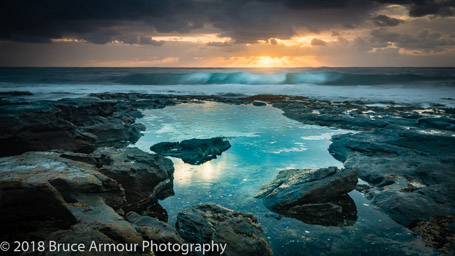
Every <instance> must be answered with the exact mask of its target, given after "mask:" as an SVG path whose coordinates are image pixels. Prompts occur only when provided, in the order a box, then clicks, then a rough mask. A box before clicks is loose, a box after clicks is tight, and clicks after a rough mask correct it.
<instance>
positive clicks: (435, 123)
mask: <svg viewBox="0 0 455 256" xmlns="http://www.w3.org/2000/svg"><path fill="white" fill-rule="evenodd" d="M418 122H419V126H420V127H422V128H434V129H441V130H450V131H455V120H454V119H451V118H448V117H438V118H435V117H422V118H420V119H419V120H418Z"/></svg>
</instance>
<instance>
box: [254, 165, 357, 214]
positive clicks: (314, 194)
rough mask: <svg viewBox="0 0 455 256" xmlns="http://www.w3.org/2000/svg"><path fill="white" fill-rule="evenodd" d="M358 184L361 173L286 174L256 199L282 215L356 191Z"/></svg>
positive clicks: (325, 170)
mask: <svg viewBox="0 0 455 256" xmlns="http://www.w3.org/2000/svg"><path fill="white" fill-rule="evenodd" d="M357 180H358V179H357V173H356V172H354V171H353V170H351V169H344V170H340V169H338V168H336V167H329V168H321V169H313V170H311V169H300V170H299V169H297V170H294V169H291V170H284V171H281V172H280V173H278V175H277V177H276V179H275V180H274V181H272V182H270V183H267V184H265V185H263V186H262V187H261V190H260V191H259V193H258V194H257V195H256V198H262V200H263V202H264V205H265V206H266V207H267V208H269V209H272V210H275V211H281V210H283V209H289V208H290V207H292V206H295V205H302V204H311V203H321V202H327V201H329V200H330V199H333V198H337V197H340V196H342V195H345V194H347V193H348V192H349V191H351V190H353V189H354V188H355V187H356V185H357Z"/></svg>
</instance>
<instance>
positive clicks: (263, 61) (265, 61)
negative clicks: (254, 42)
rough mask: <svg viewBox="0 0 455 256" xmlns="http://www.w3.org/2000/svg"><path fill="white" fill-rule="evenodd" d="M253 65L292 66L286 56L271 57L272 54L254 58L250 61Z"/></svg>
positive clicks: (266, 66) (268, 66) (270, 66)
mask: <svg viewBox="0 0 455 256" xmlns="http://www.w3.org/2000/svg"><path fill="white" fill-rule="evenodd" d="M250 66H252V67H264V68H274V67H289V66H292V65H291V63H290V62H289V60H288V59H287V58H286V57H282V58H278V57H270V56H260V57H257V58H254V59H253V60H252V62H251V63H250Z"/></svg>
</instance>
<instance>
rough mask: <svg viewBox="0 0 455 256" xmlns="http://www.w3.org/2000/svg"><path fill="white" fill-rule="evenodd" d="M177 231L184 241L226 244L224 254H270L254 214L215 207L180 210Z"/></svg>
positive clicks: (207, 206) (196, 206) (211, 205)
mask: <svg viewBox="0 0 455 256" xmlns="http://www.w3.org/2000/svg"><path fill="white" fill-rule="evenodd" d="M176 228H177V230H178V232H179V233H180V235H181V236H182V237H183V238H184V239H185V240H186V241H187V242H192V243H210V242H211V241H214V242H215V243H222V244H227V246H226V251H225V253H224V255H273V252H272V249H271V247H270V245H269V243H268V242H267V239H266V238H265V236H264V232H263V231H262V228H261V227H260V225H259V224H258V221H257V219H256V218H255V217H254V216H253V215H251V214H245V213H241V212H236V211H233V210H230V209H227V208H224V207H222V206H219V205H216V204H212V203H204V204H198V205H195V206H192V207H190V208H188V209H186V210H183V211H181V212H180V213H179V215H178V216H177V223H176Z"/></svg>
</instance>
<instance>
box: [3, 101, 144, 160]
mask: <svg viewBox="0 0 455 256" xmlns="http://www.w3.org/2000/svg"><path fill="white" fill-rule="evenodd" d="M134 111H136V110H135V109H134V108H132V107H131V106H127V105H122V104H119V103H117V102H113V101H101V100H99V99H94V98H78V99H63V100H59V101H37V102H33V103H29V102H20V101H18V102H11V103H10V104H3V105H1V106H0V132H1V133H0V134H1V135H0V156H10V155H17V154H21V153H23V152H26V151H48V150H51V149H62V150H65V151H72V152H82V153H90V152H92V151H93V150H94V149H95V148H96V147H98V146H115V147H123V146H126V145H128V144H129V143H130V142H135V141H137V139H138V138H139V137H140V136H141V133H140V131H141V130H142V129H143V126H141V125H138V124H134V120H135V117H134V116H132V114H130V113H133V112H134Z"/></svg>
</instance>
